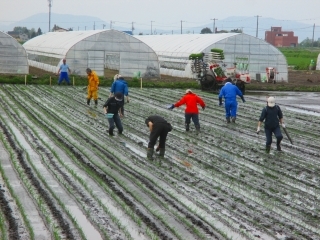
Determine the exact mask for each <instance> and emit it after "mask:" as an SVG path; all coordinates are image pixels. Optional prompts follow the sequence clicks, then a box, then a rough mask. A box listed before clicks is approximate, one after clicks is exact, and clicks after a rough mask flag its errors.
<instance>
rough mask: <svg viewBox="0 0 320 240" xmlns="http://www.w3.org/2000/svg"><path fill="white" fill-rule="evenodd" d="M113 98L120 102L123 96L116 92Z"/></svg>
mask: <svg viewBox="0 0 320 240" xmlns="http://www.w3.org/2000/svg"><path fill="white" fill-rule="evenodd" d="M114 96H115V99H116V100H117V101H122V98H123V94H122V93H121V92H117V93H116V94H115V95H114Z"/></svg>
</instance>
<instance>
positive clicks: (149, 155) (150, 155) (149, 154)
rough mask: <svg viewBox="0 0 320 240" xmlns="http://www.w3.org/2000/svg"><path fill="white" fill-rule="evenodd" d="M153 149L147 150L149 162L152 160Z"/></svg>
mask: <svg viewBox="0 0 320 240" xmlns="http://www.w3.org/2000/svg"><path fill="white" fill-rule="evenodd" d="M153 151H154V150H153V148H148V149H147V158H148V159H149V160H153V157H152V156H153Z"/></svg>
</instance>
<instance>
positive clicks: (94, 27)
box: [93, 22, 96, 30]
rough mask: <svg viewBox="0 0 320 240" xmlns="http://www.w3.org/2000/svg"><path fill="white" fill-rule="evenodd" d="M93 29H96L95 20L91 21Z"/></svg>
mask: <svg viewBox="0 0 320 240" xmlns="http://www.w3.org/2000/svg"><path fill="white" fill-rule="evenodd" d="M93 30H96V22H93Z"/></svg>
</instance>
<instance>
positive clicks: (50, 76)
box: [50, 76, 51, 86]
mask: <svg viewBox="0 0 320 240" xmlns="http://www.w3.org/2000/svg"><path fill="white" fill-rule="evenodd" d="M50 86H51V76H50Z"/></svg>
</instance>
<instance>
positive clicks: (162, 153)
mask: <svg viewBox="0 0 320 240" xmlns="http://www.w3.org/2000/svg"><path fill="white" fill-rule="evenodd" d="M159 151H160V152H159V157H162V158H163V157H164V153H165V152H166V149H165V148H160V149H159Z"/></svg>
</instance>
